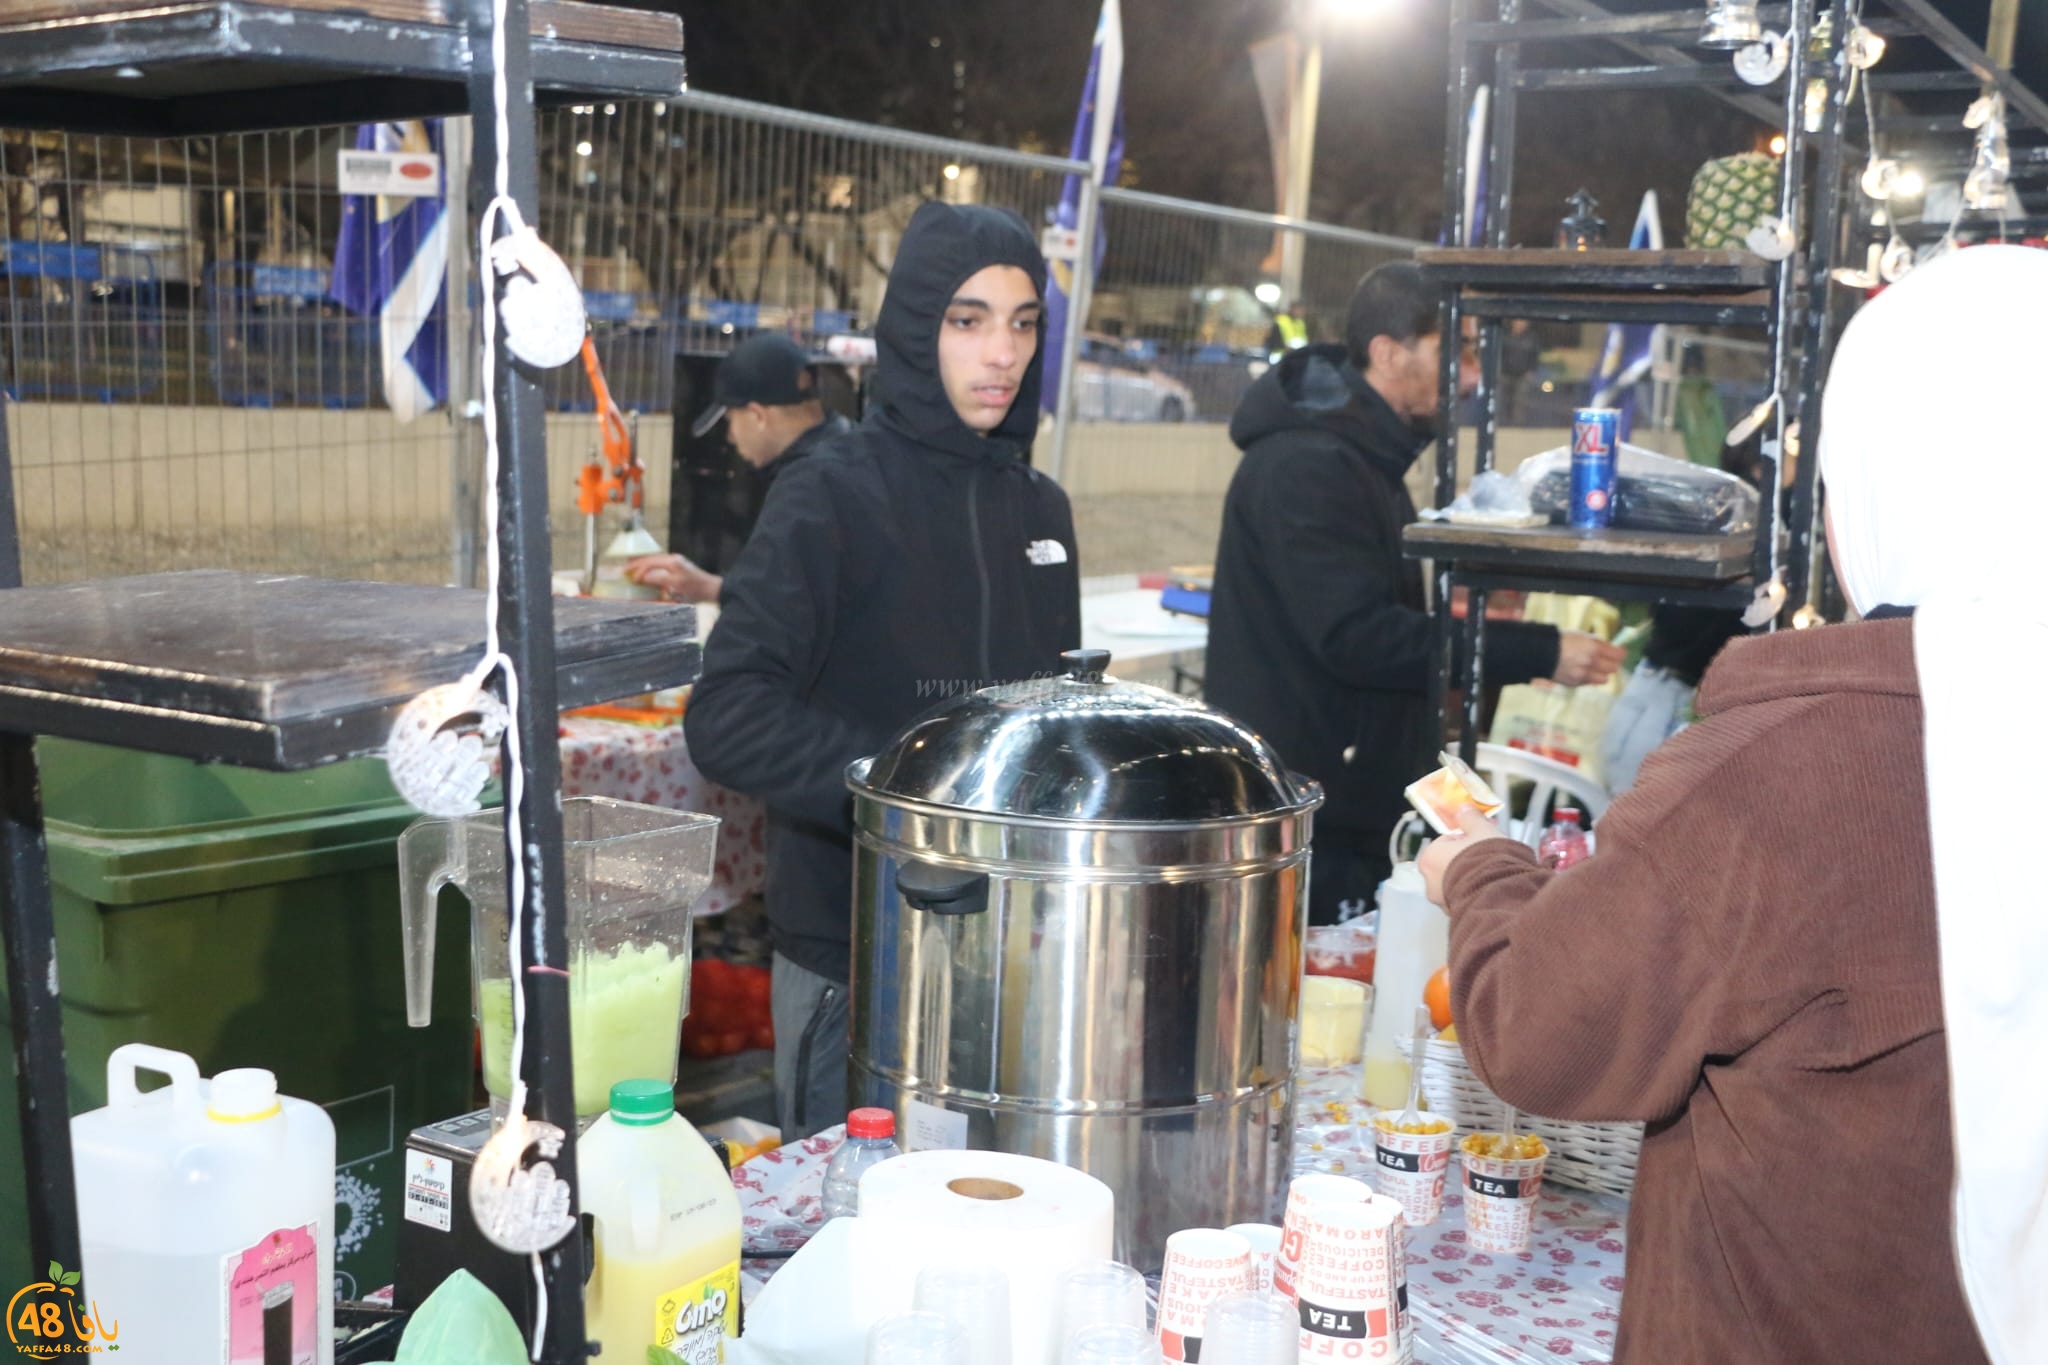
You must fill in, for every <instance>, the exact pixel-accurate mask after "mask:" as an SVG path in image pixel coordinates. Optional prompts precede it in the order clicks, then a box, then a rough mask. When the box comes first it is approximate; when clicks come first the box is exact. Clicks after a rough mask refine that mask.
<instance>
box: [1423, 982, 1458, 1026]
mask: <svg viewBox="0 0 2048 1365" xmlns="http://www.w3.org/2000/svg"><path fill="white" fill-rule="evenodd" d="M1422 1003H1423V1004H1425V1005H1427V1006H1429V1022H1430V1023H1432V1024H1434V1025H1436V1026H1437V1027H1438V1028H1449V1027H1450V1026H1451V969H1450V968H1449V967H1439V968H1437V969H1436V974H1435V975H1434V976H1432V977H1430V978H1429V984H1428V985H1426V986H1424V987H1423V988H1422Z"/></svg>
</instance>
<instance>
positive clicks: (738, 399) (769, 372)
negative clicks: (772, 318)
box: [690, 332, 818, 436]
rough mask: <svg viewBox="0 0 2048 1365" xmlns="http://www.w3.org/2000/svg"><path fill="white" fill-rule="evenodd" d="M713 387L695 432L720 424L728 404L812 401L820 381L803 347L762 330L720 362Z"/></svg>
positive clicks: (779, 404)
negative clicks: (814, 373)
mask: <svg viewBox="0 0 2048 1365" xmlns="http://www.w3.org/2000/svg"><path fill="white" fill-rule="evenodd" d="M711 391H712V403H711V406H710V407H708V408H706V409H705V410H704V411H703V413H702V414H701V415H700V416H699V417H698V418H697V420H696V421H695V422H694V423H693V424H691V427H690V434H691V435H693V436H702V435H704V434H705V433H706V432H708V431H710V430H711V428H713V427H715V426H717V425H718V422H719V419H720V418H722V417H724V416H725V411H726V409H727V408H741V407H745V406H746V405H747V404H749V403H760V404H762V405H764V406H766V407H771V408H779V407H788V406H789V405H791V404H794V403H809V402H812V401H814V400H816V399H817V397H818V382H817V378H816V376H814V375H813V374H812V373H811V357H810V356H809V354H808V353H806V352H805V350H804V348H803V347H801V346H799V345H797V344H796V343H795V342H794V341H792V340H790V339H789V338H788V337H786V336H784V335H782V334H781V333H780V332H760V333H757V334H755V335H754V336H750V337H748V338H747V339H746V340H745V341H742V342H741V343H740V344H739V345H738V346H736V347H734V348H733V352H732V354H731V355H729V356H727V357H726V358H725V359H724V361H723V362H721V363H720V365H719V367H718V378H717V379H716V380H714V381H713V382H712V389H711Z"/></svg>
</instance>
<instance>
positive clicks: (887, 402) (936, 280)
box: [869, 203, 1045, 456]
mask: <svg viewBox="0 0 2048 1365" xmlns="http://www.w3.org/2000/svg"><path fill="white" fill-rule="evenodd" d="M992 265H1014V266H1016V267H1017V268H1018V269H1020V270H1022V271H1023V272H1024V273H1025V274H1027V275H1029V276H1030V277H1031V283H1032V284H1033V285H1034V286H1036V288H1037V290H1038V296H1039V297H1040V298H1041V299H1042V298H1044V297H1045V257H1044V256H1042V255H1040V254H1039V251H1038V243H1037V242H1035V241H1033V240H1032V238H1031V230H1030V229H1029V228H1027V227H1025V226H1024V220H1023V219H1022V218H1019V217H1018V216H1017V215H1016V214H1014V213H1011V212H1009V211H1008V210H1007V209H994V208H986V207H983V206H981V205H975V204H967V205H961V204H940V203H928V204H925V205H923V206H922V207H920V208H919V209H918V211H917V212H916V213H915V214H913V215H911V219H910V226H909V228H907V229H906V230H905V231H904V233H903V241H902V244H901V245H900V246H898V247H897V249H896V260H895V263H894V264H893V265H892V266H890V268H889V289H888V293H886V294H885V295H883V298H882V314H881V317H880V318H879V319H878V320H877V321H876V323H875V348H876V359H875V395H876V400H877V401H876V407H875V413H874V416H873V417H872V418H870V419H869V420H870V421H874V422H877V423H879V424H880V425H882V426H884V427H886V428H888V429H889V430H891V431H894V432H897V433H899V434H900V435H903V436H905V437H908V438H909V439H910V440H912V441H915V442H917V443H918V444H919V445H924V446H930V447H932V448H933V449H936V450H945V451H950V452H952V453H953V454H956V455H967V456H979V455H985V454H989V453H992V451H991V445H990V443H991V441H995V442H1000V443H1002V445H1001V447H1000V448H1003V449H1007V450H1009V451H1011V452H1013V453H1014V452H1015V451H1019V450H1022V449H1023V448H1024V447H1026V446H1028V445H1030V443H1031V438H1032V436H1033V435H1034V434H1036V432H1037V430H1038V381H1039V373H1040V371H1041V369H1042V368H1043V366H1044V363H1045V348H1044V346H1043V344H1042V343H1041V345H1040V347H1039V349H1038V352H1037V353H1036V354H1034V355H1033V356H1032V357H1031V364H1030V365H1029V366H1027V367H1026V368H1025V371H1024V381H1023V383H1022V384H1021V385H1019V387H1018V389H1017V401H1016V402H1014V403H1012V404H1011V405H1010V411H1009V413H1008V414H1007V415H1006V416H1005V417H1004V418H1003V422H1002V425H1001V426H999V427H997V428H996V429H995V430H994V431H993V432H991V433H989V435H988V436H987V437H983V436H982V435H981V434H980V433H978V432H976V431H975V430H974V429H973V428H972V427H970V426H968V425H967V424H966V423H965V422H963V421H961V420H960V414H959V413H957V412H955V411H953V404H952V401H951V400H950V399H948V398H947V397H946V387H945V385H944V384H942V383H941V382H940V381H939V325H940V323H942V322H943V321H944V320H945V316H946V306H947V305H948V304H950V303H951V302H952V301H953V296H954V294H956V293H958V292H959V289H960V286H961V285H962V284H965V283H966V282H967V280H968V279H969V278H970V277H971V276H973V275H974V274H975V273H976V272H977V271H980V270H983V269H986V268H987V267H989V266H992Z"/></svg>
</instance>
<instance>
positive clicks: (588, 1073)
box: [477, 943, 690, 1118]
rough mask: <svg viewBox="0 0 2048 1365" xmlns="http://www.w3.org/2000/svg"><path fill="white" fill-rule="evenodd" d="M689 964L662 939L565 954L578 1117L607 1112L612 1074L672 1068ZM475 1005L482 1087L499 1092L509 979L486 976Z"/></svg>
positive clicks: (507, 1086)
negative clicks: (479, 1029)
mask: <svg viewBox="0 0 2048 1365" xmlns="http://www.w3.org/2000/svg"><path fill="white" fill-rule="evenodd" d="M689 970H690V960H689V957H688V956H687V955H686V954H677V953H672V952H671V951H670V950H669V948H668V947H667V945H665V944H661V943H648V944H630V943H629V944H626V945H625V946H623V947H621V948H619V949H617V950H616V951H614V952H609V953H579V954H577V955H576V956H574V957H573V958H571V959H570V962H569V1036H570V1042H571V1046H570V1056H571V1058H572V1059H573V1061H574V1063H575V1068H576V1113H577V1115H578V1116H579V1117H584V1118H587V1117H589V1116H591V1115H593V1114H602V1113H603V1112H605V1108H606V1106H607V1105H608V1104H609V1103H610V1100H611V1088H612V1083H613V1082H614V1081H621V1080H629V1079H632V1078H635V1077H644V1076H669V1077H673V1076H674V1075H675V1068H676V1041H677V1038H678V1037H679V1035H680V1034H681V1032H682V1026H683V987H684V985H685V980H686V976H687V974H688V972H689ZM477 1009H478V1013H479V1015H480V1016H481V1018H480V1020H479V1022H480V1023H481V1025H482V1028H483V1043H484V1048H483V1051H484V1088H485V1089H487V1090H489V1091H490V1092H491V1095H492V1096H493V1097H494V1098H498V1099H504V1098H507V1097H509V1096H510V1095H511V1093H512V1068H511V1064H510V1063H511V1055H512V986H511V982H510V981H509V980H508V979H507V978H505V977H502V976H497V977H487V978H486V979H485V980H484V981H483V982H481V983H480V985H479V988H478V991H477ZM531 1019H532V1016H531V1015H529V1016H528V1021H529V1022H531Z"/></svg>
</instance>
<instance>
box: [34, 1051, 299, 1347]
mask: <svg viewBox="0 0 2048 1365" xmlns="http://www.w3.org/2000/svg"><path fill="white" fill-rule="evenodd" d="M141 1071H151V1072H157V1073H159V1074H161V1075H165V1076H168V1077H170V1079H171V1083H170V1085H168V1086H166V1087H165V1088H163V1089H161V1090H155V1091H152V1092H150V1093H149V1094H146V1095H145V1094H143V1093H141V1092H140V1091H138V1090H137V1089H136V1085H135V1077H136V1073H137V1072H141ZM71 1145H72V1161H73V1166H74V1170H75V1175H76V1178H77V1184H78V1222H79V1237H80V1241H81V1242H82V1243H83V1246H84V1253H85V1286H84V1288H85V1292H86V1294H87V1296H88V1298H89V1301H90V1303H91V1306H92V1309H93V1311H94V1313H95V1314H96V1316H97V1318H98V1319H99V1320H100V1321H101V1322H102V1323H103V1324H104V1328H106V1329H110V1330H111V1332H112V1333H115V1334H117V1335H116V1336H115V1342H116V1344H117V1345H118V1346H119V1348H120V1350H121V1352H122V1359H125V1360H132V1361H135V1362H136V1365H150V1363H151V1362H158V1361H161V1362H164V1365H187V1363H188V1362H190V1363H191V1365H199V1363H200V1362H205V1363H206V1365H212V1363H213V1362H221V1365H332V1361H333V1359H334V1343H333V1336H334V1123H333V1121H332V1120H331V1119H329V1118H328V1117H327V1113H326V1111H325V1110H323V1109H321V1108H320V1106H318V1105H316V1104H311V1103H308V1102H307V1101H305V1100H295V1099H290V1098H286V1097H283V1096H280V1095H279V1094H278V1093H277V1078H276V1076H274V1075H273V1074H271V1073H270V1072H268V1071H261V1070H255V1069H244V1070H236V1071H223V1072H221V1073H220V1074H219V1075H217V1076H215V1077H214V1078H213V1080H212V1081H211V1082H208V1081H205V1080H202V1079H200V1076H199V1066H198V1064H197V1063H196V1062H194V1061H193V1060H192V1059H191V1058H190V1057H188V1056H186V1055H185V1054H184V1053H182V1052H172V1051H169V1050H168V1049H165V1048H159V1047H150V1046H148V1045H146V1044H143V1043H129V1044H127V1045H126V1046H123V1047H118V1048H116V1049H114V1054H113V1055H112V1056H111V1057H109V1058H107V1106H106V1108H104V1109H95V1110H93V1111H92V1112H90V1113H87V1114H80V1115H79V1116H78V1117H77V1118H74V1119H73V1120H71Z"/></svg>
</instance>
